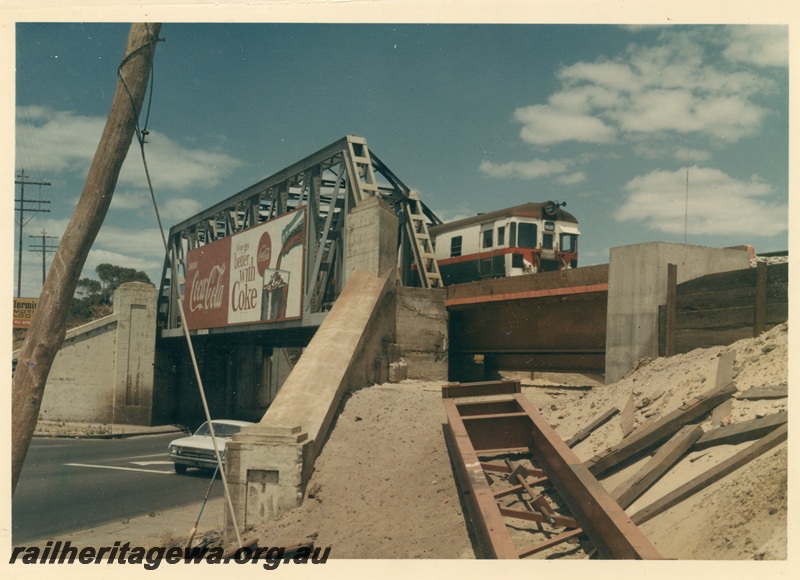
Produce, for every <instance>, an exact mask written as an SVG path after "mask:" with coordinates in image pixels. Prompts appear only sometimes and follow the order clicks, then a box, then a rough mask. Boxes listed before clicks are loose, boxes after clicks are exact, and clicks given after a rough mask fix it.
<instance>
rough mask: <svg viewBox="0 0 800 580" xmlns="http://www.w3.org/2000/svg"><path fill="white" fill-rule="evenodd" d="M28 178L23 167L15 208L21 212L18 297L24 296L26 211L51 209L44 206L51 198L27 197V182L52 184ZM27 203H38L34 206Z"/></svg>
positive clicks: (17, 181) (33, 211)
mask: <svg viewBox="0 0 800 580" xmlns="http://www.w3.org/2000/svg"><path fill="white" fill-rule="evenodd" d="M27 178H28V176H27V175H25V170H24V169H22V170H20V172H19V175H17V180H16V181H14V183H15V184H17V185H19V186H20V188H19V189H20V193H19V199H16V200H14V201H16V202H17V203H18V204H19V207H16V208H14V211H18V212H19V253H18V255H17V298H20V297H21V296H22V228H23V227H24V226H25V211H26V210H27V211H28V212H31V213H39V212H49V211H50V210H49V209H44V208H42V204H43V203H50V200H49V199H28V200H26V199H25V184H26V183H27V184H28V185H50V182H49V181H46V180H45V181H25V180H26V179H27ZM25 204H36V205H34V206H33V207H31V206H30V205H27V206H26V205H25Z"/></svg>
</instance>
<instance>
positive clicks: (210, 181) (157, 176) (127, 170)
mask: <svg viewBox="0 0 800 580" xmlns="http://www.w3.org/2000/svg"><path fill="white" fill-rule="evenodd" d="M145 155H146V157H147V168H148V170H149V172H150V178H151V179H152V180H153V186H154V188H155V189H156V191H158V190H160V189H170V190H174V191H186V190H188V189H191V188H194V187H214V186H217V185H219V184H220V183H221V182H222V180H223V179H224V178H225V177H227V176H228V175H230V174H232V173H233V172H234V170H235V169H238V168H239V167H241V165H242V163H241V162H240V161H239V160H237V159H235V158H233V157H231V156H230V155H228V154H226V153H222V152H218V151H211V150H203V149H189V148H186V147H184V146H182V145H181V144H179V143H177V142H175V141H173V140H172V139H170V138H169V137H167V136H166V135H164V134H163V133H159V132H157V131H151V132H150V134H149V135H148V136H147V142H146V143H145ZM141 159H142V156H141V152H140V148H139V144H138V142H137V141H135V140H134V142H133V144H132V145H131V149H130V152H129V153H128V159H126V163H125V165H123V167H122V171H121V172H120V176H119V179H120V182H121V183H127V184H130V185H136V186H142V185H143V184H144V185H146V183H147V182H146V178H145V174H144V168H143V166H142V160H141Z"/></svg>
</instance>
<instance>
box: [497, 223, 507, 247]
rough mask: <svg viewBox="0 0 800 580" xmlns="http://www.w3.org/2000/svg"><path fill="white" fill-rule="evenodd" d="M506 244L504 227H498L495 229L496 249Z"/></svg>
mask: <svg viewBox="0 0 800 580" xmlns="http://www.w3.org/2000/svg"><path fill="white" fill-rule="evenodd" d="M505 244H506V227H505V226H500V227H499V228H497V247H498V248H499V247H500V246H504V245H505Z"/></svg>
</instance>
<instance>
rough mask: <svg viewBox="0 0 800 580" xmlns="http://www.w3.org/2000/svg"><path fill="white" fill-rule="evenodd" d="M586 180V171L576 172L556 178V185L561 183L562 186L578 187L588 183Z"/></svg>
mask: <svg viewBox="0 0 800 580" xmlns="http://www.w3.org/2000/svg"><path fill="white" fill-rule="evenodd" d="M586 178H587V176H586V172H585V171H576V172H575V173H569V174H566V175H560V176H559V177H557V178H556V183H560V184H561V185H578V184H579V183H583V182H584V181H586Z"/></svg>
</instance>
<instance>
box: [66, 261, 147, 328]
mask: <svg viewBox="0 0 800 580" xmlns="http://www.w3.org/2000/svg"><path fill="white" fill-rule="evenodd" d="M95 272H97V276H98V277H99V278H100V280H95V279H94V278H81V279H80V280H78V287H77V288H76V290H75V296H74V297H73V299H72V306H71V307H70V310H69V316H68V317H67V326H68V327H69V328H72V327H75V326H79V325H81V324H86V323H87V322H91V321H92V320H97V319H98V318H102V317H103V316H108V315H109V314H111V312H112V308H111V307H112V305H113V303H114V292H115V291H116V290H117V288H119V287H120V285H122V284H125V283H127V282H145V283H147V284H152V282H151V281H150V277H149V276H148V275H147V273H145V272H143V271H141V270H136V269H134V268H124V267H122V266H114V265H112V264H100V265H99V266H97V268H95Z"/></svg>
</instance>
